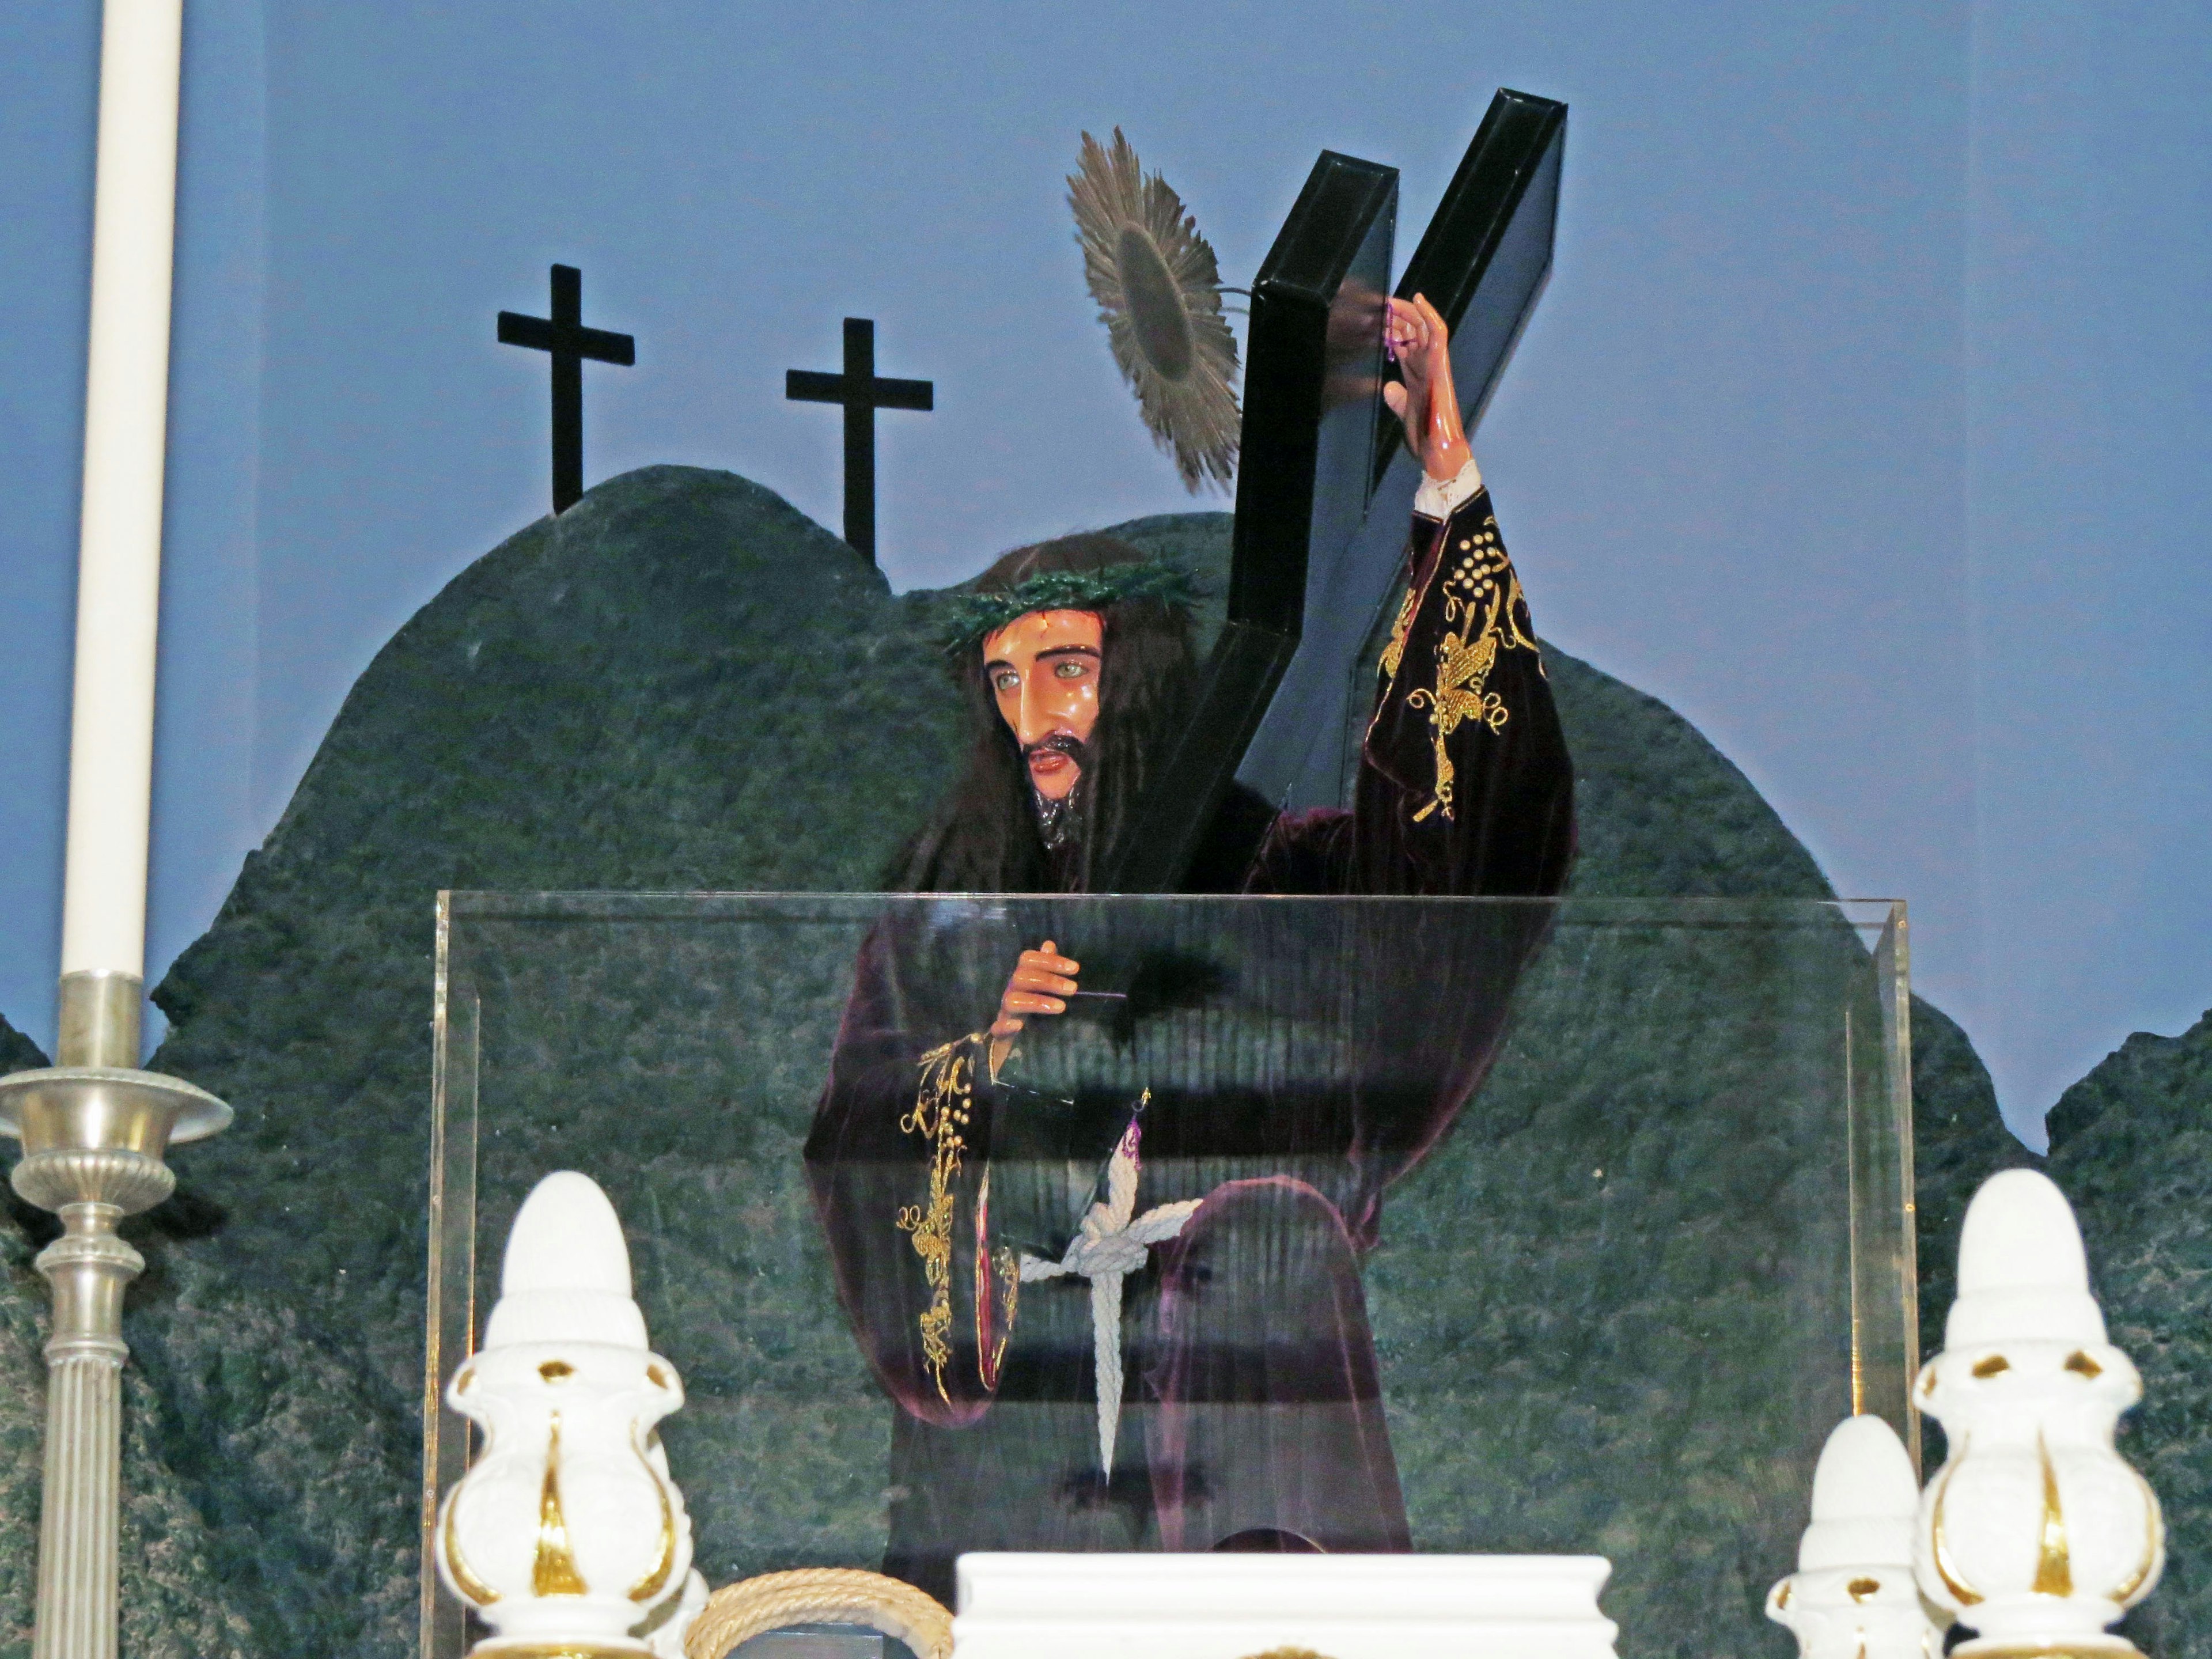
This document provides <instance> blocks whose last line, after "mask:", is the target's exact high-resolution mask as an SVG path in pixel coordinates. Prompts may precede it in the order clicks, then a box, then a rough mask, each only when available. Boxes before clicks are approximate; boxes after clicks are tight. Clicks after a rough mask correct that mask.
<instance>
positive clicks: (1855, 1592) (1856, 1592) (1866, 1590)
mask: <svg viewBox="0 0 2212 1659" xmlns="http://www.w3.org/2000/svg"><path fill="white" fill-rule="evenodd" d="M1844 1589H1845V1590H1847V1591H1849V1592H1850V1598H1851V1600H1852V1601H1865V1600H1866V1599H1867V1597H1869V1595H1881V1579H1879V1578H1854V1579H1852V1580H1851V1582H1850V1583H1848V1584H1846V1585H1844Z"/></svg>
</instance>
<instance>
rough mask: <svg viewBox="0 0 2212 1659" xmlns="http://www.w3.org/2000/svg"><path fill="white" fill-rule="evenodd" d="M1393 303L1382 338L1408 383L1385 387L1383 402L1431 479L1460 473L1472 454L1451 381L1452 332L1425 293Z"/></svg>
mask: <svg viewBox="0 0 2212 1659" xmlns="http://www.w3.org/2000/svg"><path fill="white" fill-rule="evenodd" d="M1389 307H1390V309H1389V316H1388V317H1386V318H1385V319H1383V337H1384V339H1385V340H1386V341H1387V342H1388V343H1389V348H1390V355H1391V356H1393V357H1394V358H1395V359H1396V360H1397V363H1398V369H1399V373H1400V374H1401V375H1403V376H1404V381H1403V384H1400V383H1399V382H1396V381H1393V382H1390V383H1389V384H1387V385H1385V386H1383V402H1384V403H1385V404H1389V408H1390V412H1391V413H1392V414H1393V415H1395V416H1397V417H1398V418H1399V419H1400V420H1401V421H1402V422H1405V426H1406V447H1407V448H1409V449H1411V450H1412V451H1413V453H1414V455H1415V456H1417V457H1418V458H1419V460H1420V463H1421V470H1422V471H1424V472H1426V473H1427V474H1428V475H1429V476H1430V477H1431V478H1437V479H1449V478H1454V477H1458V476H1459V471H1460V469H1461V468H1462V467H1463V466H1465V465H1467V463H1468V459H1470V452H1469V450H1468V444H1467V433H1466V431H1465V430H1464V429H1463V428H1462V426H1461V424H1460V416H1459V395H1458V392H1456V391H1455V388H1454V387H1453V385H1452V368H1451V331H1450V330H1449V328H1447V327H1445V326H1444V319H1443V316H1442V314H1441V313H1438V311H1437V308H1436V307H1434V306H1432V305H1431V304H1430V303H1429V301H1428V296H1427V295H1420V294H1417V295H1414V296H1413V298H1412V299H1411V300H1399V299H1393V300H1392V301H1390V302H1389Z"/></svg>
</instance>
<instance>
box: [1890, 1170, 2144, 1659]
mask: <svg viewBox="0 0 2212 1659" xmlns="http://www.w3.org/2000/svg"><path fill="white" fill-rule="evenodd" d="M2088 1285H2089V1275H2088V1269H2087V1264H2086V1261H2085V1260H2084V1257H2083V1255H2082V1249H2081V1230H2080V1229H2079V1228H2078V1227H2077V1226H2076V1225H2075V1221H2074V1212H2073V1210H2072V1208H2071V1207H2070V1206H2069V1205H2068V1204H2067V1202H2066V1198H2065V1195H2064V1194H2063V1193H2061V1192H2060V1191H2059V1190H2058V1188H2057V1187H2056V1186H2054V1185H2053V1184H2052V1183H2051V1181H2050V1180H2049V1179H2048V1178H2046V1177H2045V1176H2041V1175H2039V1174H2037V1173H2035V1172H2034V1171H2033V1170H2007V1171H2005V1172H2004V1173H2003V1174H2002V1175H1998V1176H1992V1177H1991V1178H1990V1180H1989V1181H1987V1182H1984V1184H1983V1186H1982V1189H1981V1190H1980V1191H1979V1192H1978V1193H1977V1194H1975V1195H1974V1201H1973V1203H1972V1206H1969V1207H1968V1209H1967V1212H1966V1229H1965V1232H1964V1234H1963V1236H1962V1237H1961V1238H1960V1245H1959V1299H1958V1301H1957V1302H1956V1303H1955V1304H1953V1306H1952V1309H1951V1316H1950V1318H1949V1321H1948V1323H1947V1324H1946V1326H1945V1328H1944V1341H1945V1346H1944V1351H1943V1352H1942V1353H1940V1354H1937V1355H1936V1357H1935V1358H1933V1359H1931V1360H1929V1362H1928V1364H1926V1365H1925V1366H1923V1368H1922V1370H1921V1373H1920V1378H1919V1381H1918V1382H1917V1383H1915V1385H1914V1395H1915V1399H1916V1401H1917V1404H1918V1405H1919V1407H1920V1409H1921V1410H1923V1411H1924V1412H1926V1413H1929V1414H1930V1415H1931V1416H1933V1417H1935V1418H1936V1419H1938V1420H1939V1421H1941V1422H1942V1425H1943V1431H1944V1436H1945V1438H1946V1439H1947V1440H1948V1442H1949V1443H1950V1448H1951V1455H1950V1461H1949V1462H1947V1463H1945V1464H1944V1466H1943V1468H1942V1469H1941V1470H1940V1471H1939V1472H1938V1473H1937V1474H1936V1478H1935V1479H1934V1480H1931V1481H1929V1484H1928V1490H1927V1492H1925V1493H1924V1494H1923V1496H1922V1498H1921V1503H1920V1515H1919V1519H1918V1522H1917V1524H1916V1526H1915V1528H1914V1568H1915V1571H1916V1572H1917V1575H1918V1577H1919V1580H1920V1587H1921V1589H1922V1590H1923V1592H1924V1593H1925V1594H1926V1595H1927V1596H1928V1599H1929V1601H1933V1602H1934V1603H1936V1605H1937V1606H1938V1607H1943V1608H1946V1609H1948V1611H1949V1612H1950V1613H1952V1614H1953V1615H1954V1617H1955V1618H1956V1619H1957V1620H1959V1622H1960V1623H1961V1624H1964V1625H1967V1626H1972V1629H1973V1630H1974V1631H1976V1632H1978V1634H1977V1635H1976V1637H1975V1638H1974V1639H1973V1640H1972V1641H1968V1642H1965V1643H1962V1644H1960V1645H1959V1646H1958V1647H1957V1648H1955V1649H1954V1650H1953V1652H1954V1654H1955V1655H1957V1656H1959V1659H1977V1656H1982V1659H1995V1656H1997V1655H2000V1654H2016V1653H2021V1652H2028V1651H2033V1652H2038V1653H2065V1654H2075V1655H2096V1654H2112V1655H2132V1654H2134V1653H2135V1652H2136V1650H2135V1648H2134V1646H2133V1645H2132V1644H2130V1643H2128V1642H2127V1641H2125V1640H2124V1639H2123V1638H2120V1637H2118V1636H2112V1635H2109V1634H2107V1633H2106V1626H2109V1625H2111V1624H2113V1623H2114V1622H2116V1621H2117V1620H2118V1619H2119V1617H2120V1615H2121V1614H2122V1613H2124V1612H2125V1611H2126V1610H2127V1609H2128V1608H2129V1607H2133V1606H2134V1605H2135V1604H2136V1602H2137V1601H2141V1600H2142V1598H2143V1597H2144V1596H2146V1595H2149V1594H2150V1591H2151V1589H2152V1587H2153V1586H2154V1585H2155V1584H2156V1583H2157V1582H2158V1575H2159V1572H2160V1569H2161V1567H2162V1566H2163V1565H2164V1561H2165V1536H2166V1534H2165V1526H2164V1523H2163V1522H2162V1521H2161V1520H2160V1516H2159V1509H2158V1499H2157V1498H2156V1497H2155V1496H2154V1494H2153V1493H2152V1492H2151V1489H2150V1487H2149V1486H2148V1484H2147V1483H2146V1482H2145V1481H2144V1480H2143V1479H2142V1476H2141V1475H2139V1474H2136V1472H2135V1470H2134V1469H2132V1468H2130V1467H2129V1466H2128V1464H2127V1462H2126V1460H2124V1458H2122V1457H2121V1456H2120V1455H2119V1453H2118V1451H2117V1450H2115V1449H2114V1448H2113V1444H2112V1436H2113V1432H2114V1431H2115V1430H2116V1429H2117V1428H2118V1424H2119V1419H2120V1413H2123V1412H2124V1411H2126V1410H2127V1409H2128V1407H2130V1406H2132V1405H2134V1404H2135V1403H2136V1401H2138V1400H2140V1399H2142V1378H2141V1377H2140V1376H2137V1375H2136V1368H2135V1366H2134V1365H2133V1364H2130V1362H2129V1359H2128V1357H2127V1356H2126V1355H2125V1354H2124V1353H2122V1352H2120V1351H2119V1350H2118V1348H2116V1347H2114V1346H2112V1344H2111V1343H2109V1342H2107V1341H2106V1340H2105V1321H2104V1316H2103V1315H2102V1314H2101V1313H2100V1311H2099V1310H2098V1308H2097V1304H2096V1301H2095V1299H2094V1298H2093V1297H2092V1296H2091V1295H2090V1294H2089V1288H2088Z"/></svg>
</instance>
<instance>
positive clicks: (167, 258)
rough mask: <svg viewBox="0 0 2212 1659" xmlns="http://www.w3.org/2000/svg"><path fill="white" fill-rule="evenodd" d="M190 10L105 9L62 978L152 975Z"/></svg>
mask: <svg viewBox="0 0 2212 1659" xmlns="http://www.w3.org/2000/svg"><path fill="white" fill-rule="evenodd" d="M183 33H184V6H183V0H106V12H105V15H104V18H103V21H102V25H101V33H100V149H99V160H98V172H97V176H96V181H95V185H94V195H93V231H92V328H91V343H90V349H89V352H88V364H87V368H86V374H85V410H84V501H83V508H82V517H81V519H80V531H79V544H78V555H77V561H78V562H77V596H76V689H75V692H74V697H73V701H72V702H71V706H70V795H69V854H68V858H69V862H68V873H67V876H66V878H65V880H64V888H63V899H62V963H61V970H62V972H63V973H64V974H71V973H76V972H81V971H84V970H88V969H106V970H109V971H114V972H121V973H127V974H132V975H142V976H143V974H144V972H145V966H146V842H147V821H148V814H149V809H150V806H151V804H152V793H153V772H154V651H155V623H156V619H157V617H158V614H159V611H160V608H161V485H162V467H163V460H164V453H165V449H166V445H167V424H168V401H169V285H170V270H171V262H172V255H173V246H174V242H175V234H176V204H177V81H178V74H179V60H180V56H181V48H182V41H183Z"/></svg>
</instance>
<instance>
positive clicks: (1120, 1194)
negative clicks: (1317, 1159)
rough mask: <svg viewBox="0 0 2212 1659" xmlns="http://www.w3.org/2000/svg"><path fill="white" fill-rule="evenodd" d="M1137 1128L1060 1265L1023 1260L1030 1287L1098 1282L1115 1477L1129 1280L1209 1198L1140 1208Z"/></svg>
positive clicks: (1101, 1362) (1102, 1393) (1105, 1465)
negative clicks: (1069, 1280)
mask: <svg viewBox="0 0 2212 1659" xmlns="http://www.w3.org/2000/svg"><path fill="white" fill-rule="evenodd" d="M1139 1134H1140V1131H1139V1128H1138V1126H1137V1125H1136V1124H1134V1123H1132V1124H1131V1125H1130V1126H1129V1132H1128V1133H1127V1134H1125V1135H1123V1136H1122V1137H1121V1145H1120V1146H1116V1147H1115V1149H1114V1156H1113V1158H1111V1160H1109V1162H1108V1164H1107V1165H1106V1200H1105V1202H1103V1203H1100V1204H1093V1205H1092V1206H1091V1208H1090V1211H1089V1212H1087V1213H1086V1214H1085V1216H1084V1218H1083V1225H1082V1226H1081V1227H1080V1228H1079V1229H1078V1230H1077V1231H1076V1235H1075V1237H1073V1239H1071V1240H1069V1241H1068V1246H1067V1253H1066V1255H1063V1256H1061V1257H1060V1260H1059V1261H1046V1260H1045V1259H1044V1258H1043V1257H1042V1256H1036V1255H1024V1257H1023V1258H1022V1278H1023V1279H1024V1282H1027V1281H1031V1280H1035V1279H1059V1278H1060V1277H1062V1276H1063V1275H1065V1276H1069V1277H1073V1278H1077V1279H1089V1280H1090V1281H1091V1354H1092V1358H1093V1360H1094V1362H1095V1364H1096V1368H1097V1373H1098V1467H1099V1468H1101V1469H1102V1470H1103V1471H1104V1472H1105V1474H1107V1475H1108V1477H1109V1478H1111V1476H1112V1475H1113V1473H1114V1441H1115V1436H1116V1435H1117V1434H1118V1433H1119V1431H1120V1429H1121V1282H1122V1280H1123V1279H1127V1277H1128V1276H1129V1275H1130V1274H1131V1273H1135V1272H1137V1271H1138V1270H1139V1268H1141V1267H1143V1266H1144V1265H1145V1258H1146V1256H1147V1255H1150V1254H1151V1253H1152V1246H1153V1245H1155V1244H1158V1243H1160V1242H1161V1241H1163V1240H1164V1239H1170V1238H1173V1237H1175V1236H1176V1234H1177V1233H1179V1232H1181V1231H1182V1225H1183V1223H1184V1222H1186V1221H1188V1220H1189V1219H1190V1217H1191V1212H1193V1211H1194V1210H1195V1209H1197V1208H1198V1206H1199V1205H1200V1203H1201V1202H1203V1200H1200V1199H1195V1198H1187V1199H1184V1200H1182V1202H1180V1203H1177V1204H1163V1205H1160V1206H1158V1207H1157V1208H1155V1209H1151V1210H1147V1211H1146V1212H1145V1213H1144V1214H1142V1215H1139V1214H1137V1213H1136V1209H1137V1171H1138V1169H1139V1164H1138V1160H1137V1142H1138V1139H1139Z"/></svg>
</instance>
